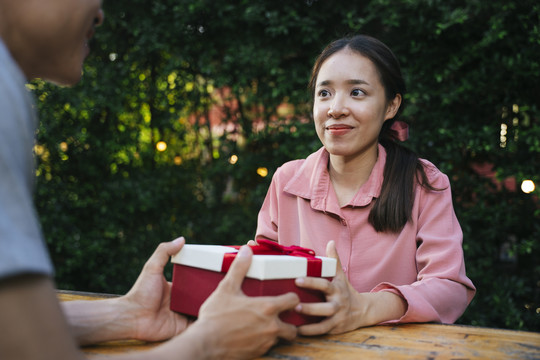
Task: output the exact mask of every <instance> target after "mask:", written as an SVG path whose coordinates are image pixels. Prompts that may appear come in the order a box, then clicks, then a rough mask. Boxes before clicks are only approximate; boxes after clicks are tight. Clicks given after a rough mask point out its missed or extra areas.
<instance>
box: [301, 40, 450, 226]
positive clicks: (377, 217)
mask: <svg viewBox="0 0 540 360" xmlns="http://www.w3.org/2000/svg"><path fill="white" fill-rule="evenodd" d="M345 48H348V49H350V50H353V51H355V52H357V53H359V54H360V55H362V56H365V57H366V58H368V59H370V60H371V62H372V63H373V64H374V65H375V68H376V69H377V71H378V73H379V77H380V80H381V83H382V85H383V87H384V92H385V96H386V100H387V102H390V101H392V100H393V99H394V98H395V97H396V95H398V94H401V98H402V102H401V106H400V107H399V109H398V111H397V113H396V115H395V116H394V117H393V118H392V119H388V120H387V121H385V122H384V124H383V126H382V128H381V132H380V133H379V143H380V144H381V145H382V146H384V148H385V150H386V164H385V166H384V173H383V177H384V180H383V183H382V187H381V193H380V195H379V198H378V199H376V200H375V203H374V205H373V207H372V209H371V211H370V213H369V218H368V220H369V223H370V224H371V225H372V226H373V227H374V228H375V230H376V231H378V232H382V231H389V232H399V231H401V229H403V227H404V226H405V224H406V223H407V221H409V220H410V219H411V214H412V208H413V203H414V188H415V186H416V183H419V184H421V185H422V186H424V187H426V188H427V189H430V190H440V189H435V188H433V187H432V186H431V184H430V183H429V181H428V179H427V176H426V172H425V170H424V166H423V165H422V163H421V161H420V159H419V158H418V155H416V153H414V152H413V151H411V150H409V149H407V148H406V147H404V146H402V145H400V144H399V143H398V136H397V132H396V131H395V130H393V129H392V125H393V124H394V122H395V121H396V120H397V119H398V118H399V116H400V115H401V113H402V111H403V107H404V97H405V93H406V86H405V81H404V80H403V76H402V74H401V67H400V65H399V61H398V60H397V58H396V56H395V55H394V53H393V52H392V51H391V50H390V49H389V48H388V47H387V46H386V45H385V44H383V43H382V42H381V41H379V40H377V39H375V38H373V37H371V36H367V35H356V36H352V37H346V38H342V39H339V40H336V41H333V42H332V43H330V44H329V45H328V46H327V47H326V48H325V49H324V50H323V51H322V53H321V54H320V55H319V57H318V58H317V60H316V61H315V64H314V66H313V71H312V73H311V80H310V82H309V89H310V91H311V95H312V96H311V98H312V99H313V98H314V96H315V88H316V83H317V76H318V75H319V70H320V69H321V66H322V64H323V63H324V62H325V61H326V60H327V59H328V58H329V57H330V56H332V55H333V54H335V53H336V52H338V51H340V50H342V49H345Z"/></svg>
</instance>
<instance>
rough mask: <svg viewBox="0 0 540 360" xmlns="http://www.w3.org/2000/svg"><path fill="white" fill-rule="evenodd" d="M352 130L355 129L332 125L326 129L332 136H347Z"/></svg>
mask: <svg viewBox="0 0 540 360" xmlns="http://www.w3.org/2000/svg"><path fill="white" fill-rule="evenodd" d="M352 129H353V127H352V126H348V125H330V126H327V127H326V131H327V132H328V133H330V135H345V134H347V133H348V132H349V131H351V130H352Z"/></svg>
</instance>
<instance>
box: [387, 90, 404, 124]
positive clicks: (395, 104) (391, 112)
mask: <svg viewBox="0 0 540 360" xmlns="http://www.w3.org/2000/svg"><path fill="white" fill-rule="evenodd" d="M400 106H401V94H396V96H395V97H394V98H393V99H392V101H390V102H389V103H388V106H387V107H386V115H385V116H384V120H385V121H386V120H388V119H392V118H393V117H394V116H396V114H397V112H398V110H399V107H400Z"/></svg>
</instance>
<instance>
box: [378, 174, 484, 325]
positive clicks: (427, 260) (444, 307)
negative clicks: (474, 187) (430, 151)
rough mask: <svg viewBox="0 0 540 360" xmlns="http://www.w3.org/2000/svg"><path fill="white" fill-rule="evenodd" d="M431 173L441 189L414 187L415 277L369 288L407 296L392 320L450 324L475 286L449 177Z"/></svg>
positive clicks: (468, 298) (469, 299)
mask: <svg viewBox="0 0 540 360" xmlns="http://www.w3.org/2000/svg"><path fill="white" fill-rule="evenodd" d="M426 172H430V173H431V174H430V175H431V176H429V175H428V177H430V180H431V184H432V185H433V187H435V188H436V189H442V190H440V191H430V190H428V189H425V188H423V187H418V188H417V193H418V194H417V195H416V201H418V210H417V219H416V221H417V229H418V230H417V237H416V242H417V251H416V263H417V269H418V277H417V281H415V282H414V283H412V284H410V285H400V286H396V285H393V284H391V283H381V284H379V285H378V286H376V287H375V288H374V289H373V290H372V292H377V291H390V292H393V293H395V294H397V295H399V296H401V297H403V298H404V299H405V301H406V302H407V311H406V313H405V315H404V316H403V317H402V318H401V319H398V320H395V321H390V323H396V322H397V323H408V322H432V321H433V322H440V323H453V322H455V321H456V320H457V319H458V318H459V316H461V315H462V314H463V312H464V311H465V309H466V307H467V306H468V304H469V303H470V302H471V300H472V298H473V297H474V294H475V292H476V289H475V287H474V285H473V283H472V282H471V280H470V279H469V278H468V277H467V276H466V273H465V262H464V257H463V248H462V242H463V233H462V231H461V227H460V225H459V222H458V220H457V217H456V215H455V213H454V208H453V206H452V194H451V190H450V183H449V180H448V177H447V176H446V175H444V174H443V173H441V172H440V171H438V170H436V171H435V170H434V169H433V168H429V167H428V168H426Z"/></svg>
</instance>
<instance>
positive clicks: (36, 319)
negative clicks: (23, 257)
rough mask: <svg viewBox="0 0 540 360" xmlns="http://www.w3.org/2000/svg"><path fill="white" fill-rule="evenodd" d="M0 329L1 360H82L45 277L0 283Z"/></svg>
mask: <svg viewBox="0 0 540 360" xmlns="http://www.w3.org/2000/svg"><path fill="white" fill-rule="evenodd" d="M0 329H2V335H1V336H0V358H2V360H26V359H31V360H36V359H50V360H61V359H66V360H68V359H69V360H71V359H82V358H83V357H82V354H81V353H80V352H79V350H78V348H77V344H76V343H75V341H74V339H73V337H72V336H71V334H70V330H69V327H68V325H67V323H66V320H65V318H64V316H63V314H62V311H61V308H60V306H59V303H58V300H57V297H56V292H55V289H54V285H53V281H52V280H51V279H50V278H49V277H47V276H43V275H34V274H27V275H19V276H15V277H11V278H8V279H2V280H0Z"/></svg>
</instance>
